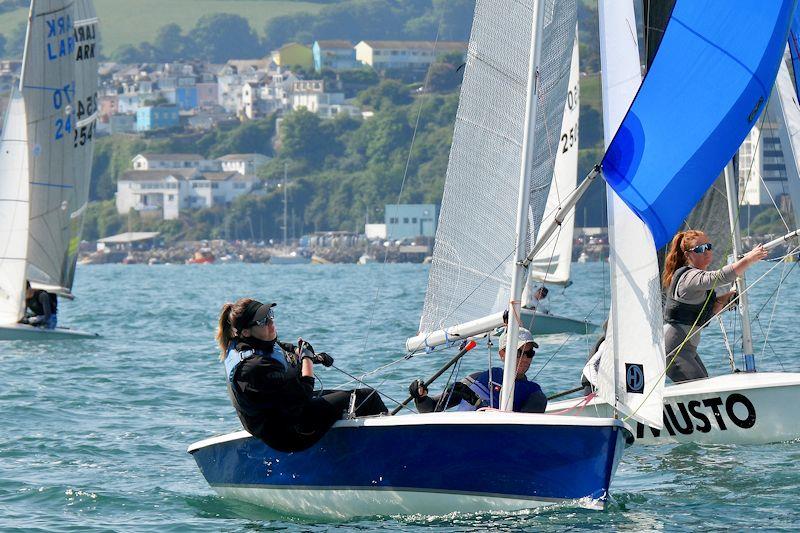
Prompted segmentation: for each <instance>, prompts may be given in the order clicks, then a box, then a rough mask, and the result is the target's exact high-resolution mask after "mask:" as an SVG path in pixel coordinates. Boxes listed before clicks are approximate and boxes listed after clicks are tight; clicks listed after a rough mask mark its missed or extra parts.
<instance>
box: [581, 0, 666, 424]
mask: <svg viewBox="0 0 800 533" xmlns="http://www.w3.org/2000/svg"><path fill="white" fill-rule="evenodd" d="M598 11H599V15H600V59H601V65H602V90H603V130H604V131H603V134H604V138H605V144H606V146H608V145H609V143H610V142H611V140H612V139H613V137H614V134H615V133H616V131H617V128H619V125H620V123H621V122H622V119H623V118H624V116H625V114H626V112H627V111H628V108H629V107H630V104H631V102H632V101H633V98H634V96H635V95H636V91H637V89H638V88H639V85H640V84H641V67H640V63H639V45H638V42H637V38H636V35H637V34H636V19H635V16H634V10H633V2H632V1H630V0H601V1H600V2H599V4H598ZM607 194H608V233H609V244H610V256H609V264H610V272H611V311H610V315H609V321H608V329H607V332H606V340H605V343H604V344H603V346H602V347H601V349H600V350H599V352H600V364H599V367H598V369H597V373H596V375H595V376H587V377H589V378H590V379H592V377H594V380H593V383H594V385H595V387H596V388H597V391H598V395H599V396H600V397H601V398H602V399H603V400H604V401H605V402H607V403H609V404H611V405H614V406H616V408H617V409H618V410H619V411H620V412H622V413H624V414H626V415H628V416H631V417H633V418H634V419H636V420H639V421H641V422H643V423H645V424H647V425H649V426H651V427H655V428H660V427H662V424H663V419H662V411H663V389H664V333H663V318H662V314H661V289H660V286H659V279H658V260H657V258H656V249H655V244H654V242H653V236H652V234H651V233H650V230H649V229H648V228H647V226H646V225H645V224H644V223H643V222H642V221H641V220H640V219H639V218H638V217H637V216H636V215H635V214H634V213H633V212H632V211H631V210H630V209H629V208H628V207H627V206H626V205H625V203H624V202H622V200H620V199H619V198H618V197H617V196H616V194H614V192H613V191H612V189H611V188H610V187H608V188H607ZM587 367H589V368H591V367H592V365H587ZM615 372H616V375H615Z"/></svg>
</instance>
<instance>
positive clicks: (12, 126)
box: [0, 89, 28, 324]
mask: <svg viewBox="0 0 800 533" xmlns="http://www.w3.org/2000/svg"><path fill="white" fill-rule="evenodd" d="M27 135H28V131H27V124H26V120H25V102H24V101H23V100H22V96H21V95H20V94H19V92H18V91H17V90H16V89H14V90H13V91H12V93H11V98H10V99H9V101H8V108H7V109H6V118H5V122H4V124H3V136H2V138H0V324H13V323H15V322H17V321H18V320H19V319H20V318H22V316H23V314H24V312H25V270H26V260H25V257H26V252H27V248H28V142H27Z"/></svg>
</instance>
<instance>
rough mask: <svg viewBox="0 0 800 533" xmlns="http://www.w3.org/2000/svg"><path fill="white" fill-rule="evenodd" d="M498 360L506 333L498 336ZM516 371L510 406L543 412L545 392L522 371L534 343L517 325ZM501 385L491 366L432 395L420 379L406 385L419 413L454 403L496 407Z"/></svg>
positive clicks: (497, 371)
mask: <svg viewBox="0 0 800 533" xmlns="http://www.w3.org/2000/svg"><path fill="white" fill-rule="evenodd" d="M499 345H500V351H499V355H500V361H505V354H506V334H505V333H503V334H502V335H501V336H500V342H499ZM517 346H518V349H517V374H516V380H515V381H514V404H513V410H514V411H517V412H522V413H544V410H545V408H547V396H545V394H544V392H543V391H542V388H541V387H540V386H539V384H538V383H536V382H534V381H530V380H528V377H527V376H526V373H527V372H528V369H529V368H530V367H531V362H533V356H534V355H535V354H536V348H538V347H539V345H538V344H536V342H535V341H534V340H533V335H531V332H530V331H528V330H527V329H525V328H519V338H518V339H517ZM502 385H503V369H502V368H501V367H493V368H492V369H491V370H484V371H483V372H475V373H474V374H470V375H469V376H467V377H465V378H464V379H462V380H461V381H459V382H458V383H454V384H453V385H452V386H450V387H448V388H447V389H445V391H444V392H443V393H442V394H440V395H438V396H435V397H433V398H431V397H430V396H428V389H427V388H426V387H425V385H424V381H422V380H415V381H413V382H412V383H411V385H410V386H409V387H408V391H409V393H410V394H411V396H412V397H413V398H414V404H415V406H416V408H417V411H418V412H420V413H432V412H435V411H444V410H445V409H450V408H451V407H456V406H458V410H459V411H474V410H476V409H481V408H486V407H489V408H495V409H497V408H499V407H500V389H501V387H502Z"/></svg>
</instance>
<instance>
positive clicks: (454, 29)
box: [433, 0, 475, 41]
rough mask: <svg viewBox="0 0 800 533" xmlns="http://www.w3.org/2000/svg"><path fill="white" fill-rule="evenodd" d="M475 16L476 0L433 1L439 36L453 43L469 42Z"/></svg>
mask: <svg viewBox="0 0 800 533" xmlns="http://www.w3.org/2000/svg"><path fill="white" fill-rule="evenodd" d="M474 14H475V0H433V17H434V18H435V19H436V20H437V22H439V34H440V35H442V36H444V38H445V39H447V40H451V41H467V40H468V39H469V33H470V29H471V27H472V17H473V15H474Z"/></svg>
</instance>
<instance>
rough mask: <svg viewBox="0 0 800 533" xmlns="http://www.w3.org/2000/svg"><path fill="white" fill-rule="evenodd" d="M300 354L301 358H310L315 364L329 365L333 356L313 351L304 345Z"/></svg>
mask: <svg viewBox="0 0 800 533" xmlns="http://www.w3.org/2000/svg"><path fill="white" fill-rule="evenodd" d="M301 354H302V355H301V357H300V359H301V360H302V359H310V360H311V362H312V363H314V364H315V365H322V366H331V365H332V364H333V357H331V356H330V355H328V354H327V353H325V352H319V353H314V352H312V351H310V350H309V349H308V348H307V347H306V348H305V349H304V350H303V351H302V352H301Z"/></svg>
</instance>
